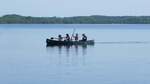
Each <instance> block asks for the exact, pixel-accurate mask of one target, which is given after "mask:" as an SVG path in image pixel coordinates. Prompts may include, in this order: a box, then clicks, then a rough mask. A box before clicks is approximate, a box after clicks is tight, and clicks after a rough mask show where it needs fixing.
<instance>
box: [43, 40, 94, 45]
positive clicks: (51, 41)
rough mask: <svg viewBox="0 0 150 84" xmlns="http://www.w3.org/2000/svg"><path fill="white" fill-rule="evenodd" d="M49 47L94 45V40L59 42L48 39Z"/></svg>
mask: <svg viewBox="0 0 150 84" xmlns="http://www.w3.org/2000/svg"><path fill="white" fill-rule="evenodd" d="M46 43H47V46H71V45H94V40H87V41H58V40H51V39H46Z"/></svg>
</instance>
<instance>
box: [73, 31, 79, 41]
mask: <svg viewBox="0 0 150 84" xmlns="http://www.w3.org/2000/svg"><path fill="white" fill-rule="evenodd" d="M74 40H75V41H78V40H79V36H78V33H76V35H75V36H74Z"/></svg>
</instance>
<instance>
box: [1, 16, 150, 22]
mask: <svg viewBox="0 0 150 84" xmlns="http://www.w3.org/2000/svg"><path fill="white" fill-rule="evenodd" d="M0 24H150V16H103V15H91V16H73V17H55V16H54V17H33V16H21V15H17V14H9V15H4V16H1V17H0Z"/></svg>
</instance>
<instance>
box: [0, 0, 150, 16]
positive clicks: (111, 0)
mask: <svg viewBox="0 0 150 84" xmlns="http://www.w3.org/2000/svg"><path fill="white" fill-rule="evenodd" d="M5 14H20V15H25V16H60V17H64V16H65V17H67V16H87V15H111V16H124V15H131V16H133V15H136V16H142V15H149V16H150V0H0V16H2V15H5Z"/></svg>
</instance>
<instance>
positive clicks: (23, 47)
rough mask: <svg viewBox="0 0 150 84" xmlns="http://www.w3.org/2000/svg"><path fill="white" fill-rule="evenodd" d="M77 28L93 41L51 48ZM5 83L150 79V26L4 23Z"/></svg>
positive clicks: (0, 83)
mask: <svg viewBox="0 0 150 84" xmlns="http://www.w3.org/2000/svg"><path fill="white" fill-rule="evenodd" d="M74 28H75V29H76V32H78V33H79V34H80V35H81V34H82V33H86V35H87V36H88V38H89V39H94V40H95V42H96V43H95V45H94V46H71V47H46V43H45V40H46V38H49V37H51V36H52V37H54V36H57V35H58V34H62V35H65V34H66V33H69V34H71V33H72V32H73V29H74ZM0 84H150V25H141V24H139V25H128V24H126V25H119V24H116V25H57V24H56V25H36V24H35V25H19V24H17V25H3V24H2V25H0Z"/></svg>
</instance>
